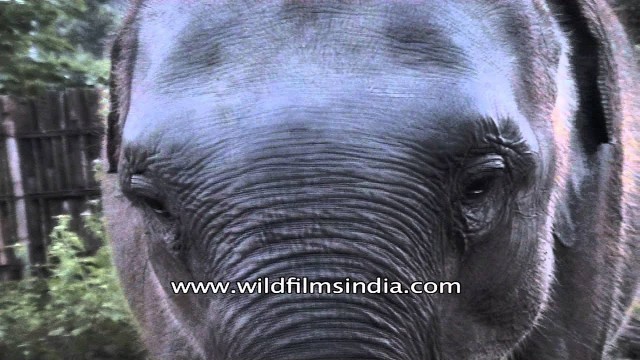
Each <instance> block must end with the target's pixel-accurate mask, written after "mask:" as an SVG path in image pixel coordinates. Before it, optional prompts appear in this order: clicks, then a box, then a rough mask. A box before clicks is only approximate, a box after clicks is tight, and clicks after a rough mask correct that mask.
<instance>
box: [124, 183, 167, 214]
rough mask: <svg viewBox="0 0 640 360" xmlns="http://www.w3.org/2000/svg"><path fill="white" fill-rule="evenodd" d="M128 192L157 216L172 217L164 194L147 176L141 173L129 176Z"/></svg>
mask: <svg viewBox="0 0 640 360" xmlns="http://www.w3.org/2000/svg"><path fill="white" fill-rule="evenodd" d="M128 192H129V193H130V195H131V196H132V197H133V199H134V200H135V201H136V202H138V203H140V204H141V205H142V206H144V207H145V208H147V209H149V210H151V211H152V212H153V213H154V214H156V215H157V216H158V217H160V218H162V219H171V218H172V217H173V216H172V214H171V211H169V209H168V208H167V206H166V203H165V201H164V196H163V195H162V193H161V192H160V191H159V190H158V188H157V187H156V186H155V185H154V184H153V183H152V182H151V181H150V180H149V179H148V178H146V177H144V176H142V175H133V176H131V180H130V181H129V186H128Z"/></svg>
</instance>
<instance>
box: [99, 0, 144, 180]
mask: <svg viewBox="0 0 640 360" xmlns="http://www.w3.org/2000/svg"><path fill="white" fill-rule="evenodd" d="M141 2H142V1H141V0H136V1H134V2H133V4H132V6H131V8H130V10H129V12H128V13H127V16H126V17H125V19H124V21H123V25H122V27H121V28H120V30H119V31H118V34H117V35H116V37H115V39H114V41H113V43H112V45H111V69H110V77H109V115H108V116H107V138H106V148H107V154H106V157H107V161H108V163H109V169H108V172H110V173H114V172H117V170H118V159H119V157H120V143H121V140H122V127H123V125H124V121H125V119H126V116H127V111H128V109H129V90H130V88H131V78H132V75H133V64H134V61H135V57H136V37H137V28H136V27H135V25H134V24H135V20H136V17H137V13H138V9H139V8H140V3H141Z"/></svg>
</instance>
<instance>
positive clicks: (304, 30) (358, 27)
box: [134, 0, 509, 92]
mask: <svg viewBox="0 0 640 360" xmlns="http://www.w3.org/2000/svg"><path fill="white" fill-rule="evenodd" d="M147 5H148V6H146V7H143V9H142V11H141V15H140V19H141V23H140V26H139V27H140V30H139V42H138V49H137V50H138V59H137V63H136V66H135V69H136V70H135V75H134V77H135V78H136V81H134V84H140V86H142V87H145V88H153V89H156V90H157V91H165V92H182V91H184V90H190V91H194V89H195V90H196V91H197V89H200V90H202V89H205V88H206V89H208V88H210V85H211V84H212V83H214V82H216V81H217V80H220V79H223V80H224V79H225V78H226V79H228V80H230V81H234V82H235V83H238V84H247V83H253V82H256V81H264V80H265V79H270V78H274V77H276V76H277V70H278V69H281V68H282V67H284V66H286V67H287V68H289V69H292V70H295V69H302V68H303V67H302V66H300V64H309V63H311V64H314V65H315V66H316V67H317V68H318V69H320V71H321V72H328V71H335V72H343V73H356V72H358V71H362V72H376V71H378V72H380V71H385V72H386V71H388V69H389V68H394V69H398V70H400V69H402V70H404V71H407V72H409V71H414V72H418V73H421V74H423V75H425V76H428V75H432V76H438V75H440V74H442V73H444V74H458V75H461V74H469V73H476V74H479V73H486V72H487V71H489V70H491V69H488V67H492V68H505V67H507V66H508V65H509V62H508V61H496V59H509V56H508V55H507V54H505V46H504V42H505V41H504V39H505V38H506V37H507V36H505V34H502V33H500V31H499V30H496V29H500V26H497V25H496V24H495V22H496V21H497V20H491V19H492V18H496V17H497V16H496V14H497V13H499V12H498V11H496V9H493V8H488V6H487V5H483V4H478V3H476V2H470V1H468V2H458V1H445V2H443V1H424V2H419V3H416V2H401V1H391V2H366V3H364V4H363V3H356V2H338V3H336V2H319V1H314V2H311V1H293V2H276V1H267V2H256V3H251V4H247V2H228V3H227V2H223V1H213V2H195V1H170V0H162V1H149V2H148V4H147ZM503 30H504V29H503ZM307 75H308V74H307Z"/></svg>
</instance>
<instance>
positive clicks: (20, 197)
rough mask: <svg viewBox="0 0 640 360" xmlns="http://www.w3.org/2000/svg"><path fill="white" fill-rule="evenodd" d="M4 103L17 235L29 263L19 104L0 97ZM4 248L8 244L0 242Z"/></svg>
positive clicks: (4, 127) (6, 147)
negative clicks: (17, 131) (18, 136)
mask: <svg viewBox="0 0 640 360" xmlns="http://www.w3.org/2000/svg"><path fill="white" fill-rule="evenodd" d="M0 101H1V105H2V120H3V121H2V132H3V133H4V135H5V136H4V139H5V149H6V153H7V160H8V167H7V170H8V175H9V176H8V177H9V178H10V179H11V185H12V190H13V198H14V199H15V200H14V201H15V205H14V206H15V214H16V216H15V217H16V235H17V238H18V241H19V242H20V243H21V244H22V245H23V246H24V247H25V250H26V252H27V256H26V258H25V260H26V261H27V264H25V265H27V266H28V265H30V264H31V252H30V251H29V249H30V248H31V247H30V240H29V232H28V230H27V210H26V206H25V200H24V188H23V186H22V169H21V162H20V153H19V152H18V144H17V141H16V137H15V113H16V108H17V104H16V101H15V99H11V98H9V97H6V96H5V97H2V98H0ZM0 246H2V247H3V249H4V248H5V247H6V246H7V244H0Z"/></svg>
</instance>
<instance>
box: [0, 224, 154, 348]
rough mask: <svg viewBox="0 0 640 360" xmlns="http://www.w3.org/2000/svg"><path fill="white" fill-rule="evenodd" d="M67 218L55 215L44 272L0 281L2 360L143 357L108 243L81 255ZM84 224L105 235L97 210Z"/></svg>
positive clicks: (81, 248)
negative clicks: (47, 274)
mask: <svg viewBox="0 0 640 360" xmlns="http://www.w3.org/2000/svg"><path fill="white" fill-rule="evenodd" d="M69 222H70V217H69V216H67V215H62V216H59V217H58V225H57V226H56V227H55V228H54V230H53V232H52V234H51V240H52V241H51V245H50V246H49V248H48V256H49V260H50V263H51V264H52V265H47V266H46V269H47V270H48V272H49V273H50V276H49V277H46V278H40V277H29V278H27V279H25V280H22V281H19V282H9V283H0V354H2V359H6V360H13V359H16V360H17V359H52V360H56V359H70V358H73V359H96V358H99V359H142V358H144V353H143V351H142V348H141V346H140V345H139V342H138V340H137V334H136V327H135V325H134V323H133V321H132V320H131V316H130V313H129V310H128V308H127V306H126V304H125V301H124V298H123V295H122V293H121V291H120V289H119V287H118V281H117V278H116V275H115V273H114V270H113V267H112V264H111V257H110V252H109V247H108V246H102V247H101V248H100V249H99V250H98V251H97V252H96V253H95V254H94V255H86V250H85V246H84V241H83V240H82V239H81V238H80V237H79V236H78V234H77V233H75V232H73V231H71V230H70V228H69ZM85 226H86V228H87V229H88V230H89V231H90V232H92V233H93V234H95V235H96V236H97V237H99V238H100V239H105V232H104V228H103V222H102V219H101V218H100V217H99V216H97V215H96V214H91V213H87V214H85Z"/></svg>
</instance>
